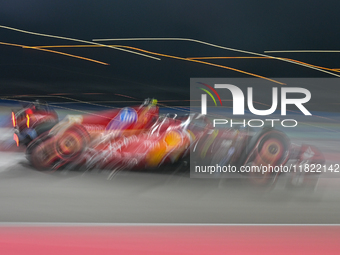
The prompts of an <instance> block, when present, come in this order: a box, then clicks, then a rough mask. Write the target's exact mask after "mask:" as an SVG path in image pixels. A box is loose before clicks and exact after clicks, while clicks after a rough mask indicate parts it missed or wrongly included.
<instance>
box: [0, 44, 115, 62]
mask: <svg viewBox="0 0 340 255" xmlns="http://www.w3.org/2000/svg"><path fill="white" fill-rule="evenodd" d="M0 44H2V45H7V46H15V47H21V48H23V49H33V50H41V51H46V52H51V53H56V54H60V55H64V56H68V57H73V58H78V59H82V60H87V61H91V62H94V63H97V64H101V65H109V64H108V63H105V62H101V61H98V60H94V59H91V58H85V57H81V56H76V55H72V54H68V53H64V52H59V51H54V50H48V49H41V48H39V47H31V46H26V45H21V44H13V43H5V42H0Z"/></svg>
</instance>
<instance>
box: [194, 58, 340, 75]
mask: <svg viewBox="0 0 340 255" xmlns="http://www.w3.org/2000/svg"><path fill="white" fill-rule="evenodd" d="M243 58H244V59H247V58H250V59H280V60H289V61H293V62H296V63H300V64H303V65H306V66H311V67H315V68H320V69H323V70H328V71H333V72H339V71H340V69H338V68H327V67H322V66H316V65H312V64H308V63H306V62H302V61H299V60H295V59H291V58H270V57H193V58H188V59H243Z"/></svg>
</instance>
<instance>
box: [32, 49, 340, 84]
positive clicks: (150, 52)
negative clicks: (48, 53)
mask: <svg viewBox="0 0 340 255" xmlns="http://www.w3.org/2000/svg"><path fill="white" fill-rule="evenodd" d="M78 46H80V47H102V46H100V45H98V46H86V45H60V46H59V45H56V46H35V47H43V48H47V47H50V48H54V47H56V48H57V47H70V48H71V47H78ZM114 47H117V48H118V47H119V48H128V49H133V50H137V51H142V52H145V53H148V54H154V55H157V56H161V57H167V58H173V59H179V60H184V61H190V62H195V63H200V64H205V65H210V66H215V67H220V68H225V69H228V70H232V71H235V72H239V73H243V74H247V75H250V76H254V77H258V78H261V79H265V80H268V81H271V82H274V83H277V84H280V85H286V84H284V83H282V82H278V81H276V80H273V79H270V78H267V77H264V76H261V75H258V74H254V73H250V72H246V71H243V70H240V69H236V68H232V67H228V66H223V65H218V64H213V63H209V62H204V61H199V60H195V59H188V58H182V57H177V56H172V55H166V54H161V53H156V52H152V51H147V50H143V49H140V48H136V47H131V46H124V45H114ZM339 77H340V76H339Z"/></svg>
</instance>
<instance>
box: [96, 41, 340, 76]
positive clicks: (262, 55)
mask: <svg viewBox="0 0 340 255" xmlns="http://www.w3.org/2000/svg"><path fill="white" fill-rule="evenodd" d="M92 41H189V42H196V43H200V44H204V45H208V46H211V47H215V48H220V49H224V50H229V51H235V52H241V53H245V54H251V55H256V56H260V57H268V58H273V59H277V60H281V61H285V62H288V63H292V64H295V65H300V66H304V67H307V68H311V69H314V70H317V71H320V72H324V73H327V74H330V75H333V76H337V77H340V75H338V74H334V73H331V72H328V71H326V70H322V69H319V68H316V67H313V66H308V65H304V64H302V63H299V62H294V61H290V60H288V59H282V58H277V57H273V56H270V55H266V54H261V53H256V52H251V51H245V50H239V49H233V48H228V47H224V46H220V45H216V44H212V43H208V42H204V41H199V40H195V39H190V38H113V39H93V40H92Z"/></svg>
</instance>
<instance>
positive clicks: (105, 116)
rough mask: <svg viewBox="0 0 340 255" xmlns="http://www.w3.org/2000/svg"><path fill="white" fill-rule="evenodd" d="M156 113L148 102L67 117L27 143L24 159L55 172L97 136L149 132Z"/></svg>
mask: <svg viewBox="0 0 340 255" xmlns="http://www.w3.org/2000/svg"><path fill="white" fill-rule="evenodd" d="M158 113H159V108H158V106H157V100H155V99H152V100H149V99H148V100H145V102H144V103H143V104H142V105H139V106H133V107H125V108H122V109H117V108H115V109H110V110H107V111H101V112H97V113H91V114H87V115H68V116H67V117H66V118H65V119H64V120H63V121H61V122H59V123H58V124H57V125H54V126H53V128H52V129H50V130H49V131H47V132H45V133H43V134H41V135H40V136H38V137H37V138H36V139H34V140H33V141H31V142H30V143H29V144H28V146H27V149H26V156H27V159H28V160H29V161H30V162H31V163H32V165H33V166H34V167H35V168H37V169H41V170H43V169H58V168H60V167H61V166H62V165H65V164H67V163H70V162H72V161H74V160H75V159H78V158H79V157H80V156H81V155H82V153H83V152H84V150H85V149H86V148H87V147H88V146H89V144H92V142H93V141H94V140H98V137H102V136H103V135H105V134H110V135H111V136H115V137H116V136H117V137H118V136H131V135H134V134H138V133H141V132H143V131H144V130H146V129H149V128H150V126H151V125H152V123H153V121H154V120H155V119H157V118H158ZM23 132H25V131H23Z"/></svg>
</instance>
